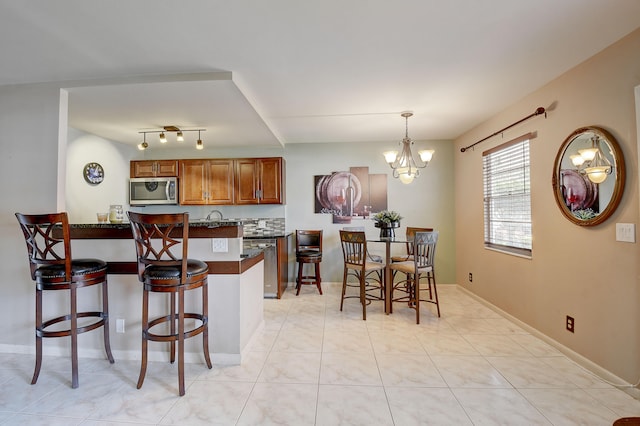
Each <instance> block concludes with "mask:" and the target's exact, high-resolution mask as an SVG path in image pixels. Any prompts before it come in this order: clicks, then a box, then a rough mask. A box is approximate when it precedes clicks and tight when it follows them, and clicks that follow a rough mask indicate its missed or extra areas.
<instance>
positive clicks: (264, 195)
mask: <svg viewBox="0 0 640 426" xmlns="http://www.w3.org/2000/svg"><path fill="white" fill-rule="evenodd" d="M283 162H284V160H283V159H282V158H280V157H274V158H241V159H237V160H235V163H236V164H235V165H236V191H235V193H236V194H235V195H236V200H235V204H284V202H285V200H284V192H283V187H284V167H283Z"/></svg>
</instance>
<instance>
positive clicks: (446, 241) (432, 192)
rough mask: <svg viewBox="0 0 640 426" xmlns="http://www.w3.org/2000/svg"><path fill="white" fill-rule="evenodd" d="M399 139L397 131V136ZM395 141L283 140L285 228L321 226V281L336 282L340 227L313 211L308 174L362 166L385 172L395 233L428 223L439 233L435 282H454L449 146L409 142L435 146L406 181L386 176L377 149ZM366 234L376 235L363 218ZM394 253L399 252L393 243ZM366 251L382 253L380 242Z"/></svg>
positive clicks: (391, 145)
mask: <svg viewBox="0 0 640 426" xmlns="http://www.w3.org/2000/svg"><path fill="white" fill-rule="evenodd" d="M398 137H399V138H401V135H398ZM397 142H398V141H389V142H386V143H382V142H380V143H361V144H337V143H335V144H288V145H287V146H286V159H287V179H288V184H287V200H288V204H287V216H286V218H287V228H288V229H290V230H292V231H295V230H296V229H323V230H324V232H323V252H324V253H323V258H322V264H321V274H322V278H323V280H325V281H338V282H342V268H343V266H342V265H343V262H342V249H341V248H340V236H339V230H340V229H342V227H343V226H344V225H341V224H334V223H332V217H331V215H327V214H315V213H314V197H315V191H314V176H316V175H325V174H330V173H331V172H334V171H343V170H349V167H354V166H356V167H357V166H368V167H369V172H370V173H372V174H374V173H375V174H388V178H387V185H388V186H387V191H388V195H387V201H388V209H390V210H396V211H398V212H399V213H400V214H401V215H402V216H403V217H404V219H403V220H402V221H401V228H399V229H398V230H396V233H397V234H400V235H404V232H405V228H406V227H407V226H418V227H432V228H434V229H437V230H439V231H440V239H439V241H438V249H437V252H436V269H437V279H438V282H439V283H447V284H449V283H455V276H454V268H455V246H454V241H455V229H454V221H453V212H454V197H453V188H454V186H453V167H452V164H453V146H452V144H451V142H450V141H414V142H415V149H416V151H417V150H418V149H427V148H429V149H435V154H434V156H433V160H432V161H431V163H429V165H428V166H427V168H426V169H424V170H423V171H422V172H421V175H420V177H419V178H418V179H416V180H414V181H413V182H412V183H411V184H409V185H404V184H402V183H401V182H400V181H399V180H398V179H394V178H393V177H392V176H391V169H390V168H389V166H388V164H387V163H386V162H385V160H384V157H383V156H382V153H383V152H384V151H388V150H389V149H393V148H396V147H397ZM363 222H364V225H365V228H366V232H367V233H368V234H369V235H377V234H379V230H378V229H377V228H374V226H373V221H371V220H365V221H363ZM395 246H397V247H394V250H395V251H398V250H404V247H403V246H402V245H401V244H396V245H395ZM369 248H370V251H372V252H377V253H380V254H383V255H384V247H383V245H382V244H377V247H376V244H370V246H369Z"/></svg>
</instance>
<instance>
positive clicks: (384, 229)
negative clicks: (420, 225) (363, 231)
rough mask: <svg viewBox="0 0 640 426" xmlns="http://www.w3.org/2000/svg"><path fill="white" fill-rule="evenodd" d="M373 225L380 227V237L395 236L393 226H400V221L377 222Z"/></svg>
mask: <svg viewBox="0 0 640 426" xmlns="http://www.w3.org/2000/svg"><path fill="white" fill-rule="evenodd" d="M375 226H376V228H380V238H395V237H396V231H395V228H398V227H400V222H391V223H386V222H377V223H376V224H375Z"/></svg>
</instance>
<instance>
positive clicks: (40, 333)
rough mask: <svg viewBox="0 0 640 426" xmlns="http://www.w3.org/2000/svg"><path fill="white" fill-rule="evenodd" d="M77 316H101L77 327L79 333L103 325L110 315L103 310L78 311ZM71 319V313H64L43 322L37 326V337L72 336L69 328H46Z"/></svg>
mask: <svg viewBox="0 0 640 426" xmlns="http://www.w3.org/2000/svg"><path fill="white" fill-rule="evenodd" d="M77 318H100V319H99V320H97V321H95V322H93V323H91V324H87V325H83V326H82V327H78V328H76V332H77V334H82V333H86V332H87V331H91V330H95V329H96V328H100V327H102V326H103V325H104V324H105V323H106V321H107V320H108V319H109V315H108V314H105V313H103V312H78V314H77ZM64 321H71V315H70V314H69V315H62V316H59V317H56V318H52V319H50V320H48V321H45V322H43V323H42V327H41V328H38V327H36V336H37V337H66V336H71V329H70V328H67V329H65V330H46V328H47V327H50V326H52V325H55V324H58V323H61V322H64Z"/></svg>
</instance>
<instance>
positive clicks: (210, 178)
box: [179, 157, 284, 205]
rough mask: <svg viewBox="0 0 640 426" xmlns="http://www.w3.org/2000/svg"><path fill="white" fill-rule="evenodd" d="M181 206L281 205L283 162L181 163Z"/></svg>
mask: <svg viewBox="0 0 640 426" xmlns="http://www.w3.org/2000/svg"><path fill="white" fill-rule="evenodd" d="M179 177H180V204H185V205H204V204H211V205H216V204H217V205H244V204H284V191H283V188H284V160H283V159H282V158H280V157H274V158H239V159H231V158H227V159H203V160H180V175H179Z"/></svg>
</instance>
